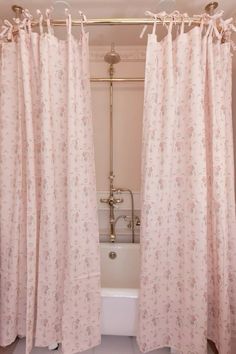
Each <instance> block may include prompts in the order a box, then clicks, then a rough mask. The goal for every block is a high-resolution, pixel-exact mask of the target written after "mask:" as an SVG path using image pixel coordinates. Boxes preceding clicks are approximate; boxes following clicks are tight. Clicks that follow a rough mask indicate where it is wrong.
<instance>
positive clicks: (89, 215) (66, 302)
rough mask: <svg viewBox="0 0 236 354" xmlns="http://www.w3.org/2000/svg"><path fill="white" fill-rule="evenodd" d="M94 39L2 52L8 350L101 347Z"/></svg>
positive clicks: (39, 42) (1, 188) (5, 47)
mask: <svg viewBox="0 0 236 354" xmlns="http://www.w3.org/2000/svg"><path fill="white" fill-rule="evenodd" d="M88 55H89V53H88V35H87V34H86V33H84V32H83V31H82V36H81V40H77V39H75V38H74V37H73V36H72V35H71V33H70V29H69V28H68V37H67V40H65V41H60V40H58V39H57V38H56V37H55V36H54V35H53V34H52V33H51V29H50V27H49V33H44V34H41V35H39V34H37V33H32V32H31V31H30V28H29V32H27V31H25V30H21V31H20V35H19V38H18V40H17V41H13V42H11V43H2V44H1V59H0V60H1V61H0V63H1V67H0V81H1V82H0V86H1V96H0V164H1V165H0V213H1V217H0V227H1V237H0V275H1V277H0V346H6V345H9V344H10V343H11V342H13V341H14V340H15V337H16V336H17V335H21V336H26V341H27V353H29V352H30V350H31V348H32V346H33V345H36V346H47V345H49V344H51V343H53V342H60V343H62V348H63V352H64V353H66V354H72V353H77V352H79V351H83V350H86V349H88V348H90V347H92V346H95V345H97V344H99V342H100V318H99V314H100V265H99V237H98V223H97V211H96V189H95V169H94V152H93V136H92V135H93V132H92V120H91V99H90V83H89V65H88Z"/></svg>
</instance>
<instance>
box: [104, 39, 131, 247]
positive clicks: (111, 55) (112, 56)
mask: <svg viewBox="0 0 236 354" xmlns="http://www.w3.org/2000/svg"><path fill="white" fill-rule="evenodd" d="M104 60H105V62H107V63H108V64H109V76H110V81H109V83H110V175H109V179H110V194H109V197H108V198H101V199H100V201H101V203H107V204H108V205H109V208H110V219H109V221H110V241H111V242H115V239H116V232H115V226H116V223H117V221H118V220H119V219H121V218H124V219H125V218H128V216H127V215H120V216H118V217H117V218H115V213H114V208H115V206H116V205H117V204H120V203H123V201H124V200H123V198H116V197H115V194H121V193H124V192H128V193H129V194H130V198H131V230H132V243H134V231H135V230H134V227H135V225H134V223H135V218H134V197H133V193H132V191H131V190H130V189H128V188H115V187H114V178H115V175H114V171H113V76H114V64H117V63H119V62H120V60H121V58H120V55H119V54H118V53H117V52H116V51H115V47H114V44H112V45H111V51H110V52H108V53H107V54H106V55H105V56H104Z"/></svg>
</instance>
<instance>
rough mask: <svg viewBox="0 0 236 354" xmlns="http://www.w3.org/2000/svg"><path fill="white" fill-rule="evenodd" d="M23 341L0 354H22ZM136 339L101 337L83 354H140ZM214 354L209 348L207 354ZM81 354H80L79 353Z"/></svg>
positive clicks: (40, 352)
mask: <svg viewBox="0 0 236 354" xmlns="http://www.w3.org/2000/svg"><path fill="white" fill-rule="evenodd" d="M24 352H25V340H24V339H20V340H18V342H16V343H14V344H13V345H11V346H9V347H7V348H4V349H3V348H0V354H24ZM61 353H62V352H61V349H60V348H59V350H58V351H49V350H48V349H47V348H34V349H33V350H32V352H31V354H61ZM140 353H141V352H140V351H139V349H138V346H137V343H136V339H135V338H134V337H121V336H102V343H101V345H99V346H98V347H96V348H93V349H90V350H87V351H85V352H83V354H140ZM149 353H150V354H170V349H168V348H164V349H159V350H154V351H152V352H149ZM214 353H215V352H214V351H212V349H211V348H210V346H209V350H208V354H214ZM81 354H82V353H81Z"/></svg>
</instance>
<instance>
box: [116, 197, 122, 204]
mask: <svg viewBox="0 0 236 354" xmlns="http://www.w3.org/2000/svg"><path fill="white" fill-rule="evenodd" d="M123 201H124V199H123V198H114V204H120V203H123Z"/></svg>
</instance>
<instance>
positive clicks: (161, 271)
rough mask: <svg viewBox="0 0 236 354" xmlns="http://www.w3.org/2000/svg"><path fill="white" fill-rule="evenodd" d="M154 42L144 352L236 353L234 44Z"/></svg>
mask: <svg viewBox="0 0 236 354" xmlns="http://www.w3.org/2000/svg"><path fill="white" fill-rule="evenodd" d="M171 27H172V25H170V26H169V31H168V34H167V36H166V37H165V38H164V39H163V40H162V41H161V42H157V39H156V35H155V34H151V35H149V38H148V47H147V58H146V74H145V75H146V76H145V103H144V119H143V155H142V202H141V204H142V205H141V207H142V222H141V291H140V322H139V334H138V342H139V345H140V348H141V350H142V351H143V352H148V351H149V350H153V349H156V348H159V347H165V346H167V347H172V348H175V349H176V350H177V352H178V353H181V354H206V353H207V338H209V339H211V340H213V341H214V342H215V343H216V346H217V348H218V349H219V353H220V354H229V353H230V354H233V351H231V350H232V347H231V344H232V343H231V340H232V336H233V333H234V334H235V333H236V332H233V331H235V307H236V297H235V294H236V292H235V287H236V227H235V199H234V198H235V197H234V196H235V194H234V172H233V171H234V167H233V166H234V163H233V138H232V112H231V103H232V102H231V74H232V73H231V53H230V44H229V43H221V40H220V39H217V38H215V36H213V33H215V30H216V29H214V28H213V26H210V25H209V28H208V30H207V33H204V34H203V33H202V29H201V28H199V27H195V28H193V29H192V30H190V31H188V33H184V32H183V26H182V31H181V33H180V34H179V35H178V36H177V37H176V39H175V40H173V34H172V29H171ZM234 353H235V352H234Z"/></svg>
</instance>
